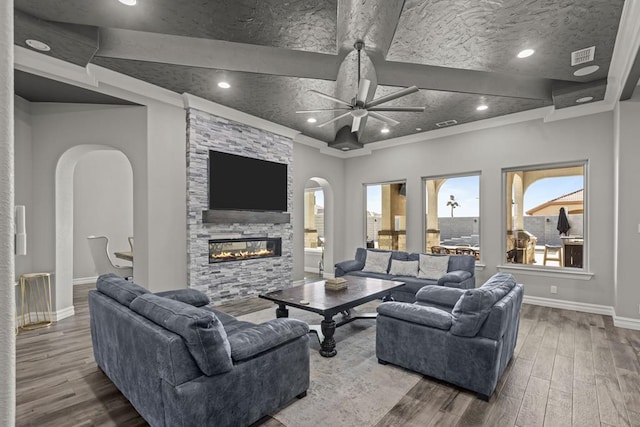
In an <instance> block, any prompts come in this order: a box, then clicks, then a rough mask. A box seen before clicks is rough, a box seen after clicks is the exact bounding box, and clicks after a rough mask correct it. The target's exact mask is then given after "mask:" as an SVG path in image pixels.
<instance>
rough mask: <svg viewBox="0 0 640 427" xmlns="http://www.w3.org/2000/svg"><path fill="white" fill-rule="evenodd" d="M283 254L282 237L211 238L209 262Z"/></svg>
mask: <svg viewBox="0 0 640 427" xmlns="http://www.w3.org/2000/svg"><path fill="white" fill-rule="evenodd" d="M281 255H282V239H281V238H279V237H277V238H271V237H258V238H242V239H213V240H209V264H214V263H218V262H228V261H241V260H245V259H256V258H271V257H279V256H281Z"/></svg>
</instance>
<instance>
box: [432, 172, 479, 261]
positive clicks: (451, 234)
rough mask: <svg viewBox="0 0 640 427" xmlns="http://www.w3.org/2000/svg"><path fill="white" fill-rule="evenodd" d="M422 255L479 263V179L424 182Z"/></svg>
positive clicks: (462, 177) (456, 178) (466, 177)
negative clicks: (459, 256) (461, 256)
mask: <svg viewBox="0 0 640 427" xmlns="http://www.w3.org/2000/svg"><path fill="white" fill-rule="evenodd" d="M423 182H424V188H425V215H426V221H425V224H426V233H425V252H431V253H447V254H456V253H457V254H468V255H474V256H475V257H476V259H480V175H479V174H473V175H465V176H445V177H430V178H424V180H423Z"/></svg>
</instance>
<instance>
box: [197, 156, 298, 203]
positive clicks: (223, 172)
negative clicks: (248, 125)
mask: <svg viewBox="0 0 640 427" xmlns="http://www.w3.org/2000/svg"><path fill="white" fill-rule="evenodd" d="M287 182H288V178H287V165H286V164H285V163H278V162H271V161H267V160H260V159H254V158H251V157H245V156H239V155H236V154H229V153H222V152H220V151H214V150H210V151H209V209H232V210H247V211H272V212H286V211H287Z"/></svg>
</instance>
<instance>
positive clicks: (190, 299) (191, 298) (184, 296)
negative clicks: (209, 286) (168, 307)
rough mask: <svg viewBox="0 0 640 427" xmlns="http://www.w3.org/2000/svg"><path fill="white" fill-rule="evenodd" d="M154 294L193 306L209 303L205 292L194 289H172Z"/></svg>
mask: <svg viewBox="0 0 640 427" xmlns="http://www.w3.org/2000/svg"><path fill="white" fill-rule="evenodd" d="M155 295H157V296H159V297H163V298H169V299H172V300H176V301H181V302H183V303H185V304H189V305H192V306H194V307H202V306H204V305H209V303H210V302H211V301H210V300H209V297H208V296H207V294H205V293H202V292H200V291H197V290H195V289H173V290H171V291H162V292H156V293H155Z"/></svg>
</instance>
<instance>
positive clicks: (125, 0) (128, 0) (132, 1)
mask: <svg viewBox="0 0 640 427" xmlns="http://www.w3.org/2000/svg"><path fill="white" fill-rule="evenodd" d="M118 1H119V2H120V3H122V4H124V5H127V6H135V5H136V3H137V2H138V0H118Z"/></svg>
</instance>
